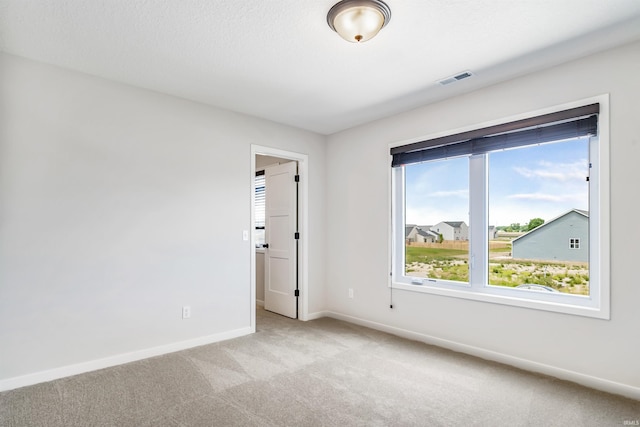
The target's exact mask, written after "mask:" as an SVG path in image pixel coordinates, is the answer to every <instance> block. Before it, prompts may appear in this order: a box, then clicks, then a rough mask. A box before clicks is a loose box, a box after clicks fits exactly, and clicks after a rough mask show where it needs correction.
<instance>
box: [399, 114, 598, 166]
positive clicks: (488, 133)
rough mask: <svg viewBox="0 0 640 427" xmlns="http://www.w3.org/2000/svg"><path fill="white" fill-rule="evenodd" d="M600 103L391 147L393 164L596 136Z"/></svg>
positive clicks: (406, 163) (400, 164)
mask: <svg viewBox="0 0 640 427" xmlns="http://www.w3.org/2000/svg"><path fill="white" fill-rule="evenodd" d="M599 112H600V104H590V105H585V106H583V107H577V108H572V109H570V110H563V111H558V112H555V113H550V114H545V115H541V116H536V117H530V118H528V119H523V120H517V121H514V122H509V123H503V124H499V125H495V126H489V127H485V128H481V129H475V130H471V131H468V132H462V133H458V134H454V135H447V136H443V137H440V138H434V139H429V140H425V141H419V142H414V143H411V144H407V145H402V146H399V147H393V148H391V155H392V156H393V160H392V163H391V166H392V167H398V166H403V165H408V164H412V163H420V162H424V161H427V160H435V159H441V158H446V157H456V156H463V155H470V154H482V153H487V152H490V151H496V150H501V149H506V148H514V147H521V146H525V145H533V144H542V143H545V142H551V141H560V140H563V139H570V138H580V137H584V136H593V135H596V134H597V132H598V116H597V114H598V113H599Z"/></svg>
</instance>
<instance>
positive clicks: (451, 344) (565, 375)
mask: <svg viewBox="0 0 640 427" xmlns="http://www.w3.org/2000/svg"><path fill="white" fill-rule="evenodd" d="M323 313H324V314H325V316H327V317H331V318H334V319H338V320H344V321H345V322H349V323H354V324H356V325H361V326H366V327H368V328H371V329H376V330H378V331H382V332H387V333H390V334H392V335H397V336H400V337H403V338H408V339H411V340H414V341H420V342H424V343H426V344H431V345H435V346H438V347H443V348H447V349H449V350H453V351H457V352H460V353H465V354H469V355H471V356H476V357H480V358H482V359H485V360H492V361H494V362H499V363H503V364H505V365H510V366H514V367H516V368H520V369H523V370H526V371H531V372H537V373H540V374H544V375H549V376H551V377H555V378H559V379H562V380H566V381H571V382H574V383H577V384H580V385H583V386H585V387H589V388H593V389H596V390H601V391H605V392H608V393H613V394H618V395H621V396H625V397H629V398H631V399H636V400H640V388H638V387H634V386H631V385H628V384H623V383H619V382H615V381H610V380H606V379H603V378H598V377H594V376H591V375H586V374H582V373H580V372H575V371H570V370H567V369H563V368H558V367H555V366H551V365H546V364H544V363H538V362H534V361H531V360H527V359H522V358H519V357H515V356H510V355H508V354H503V353H498V352H495V351H492V350H487V349H484V348H480V347H475V346H471V345H467V344H461V343H458V342H455V341H450V340H445V339H442V338H437V337H434V336H431V335H426V334H421V333H419V332H414V331H410V330H407V329H402V328H396V327H394V326H389V325H385V324H382V323H377V322H372V321H370V320H365V319H361V318H358V317H353V316H349V315H346V314H341V313H336V312H332V311H326V312H323Z"/></svg>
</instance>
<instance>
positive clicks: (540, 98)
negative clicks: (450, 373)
mask: <svg viewBox="0 0 640 427" xmlns="http://www.w3.org/2000/svg"><path fill="white" fill-rule="evenodd" d="M639 64H640V44H638V43H636V44H631V45H627V46H624V47H622V48H618V49H615V50H610V51H607V52H604V53H601V54H597V55H594V56H591V57H588V58H585V59H582V60H577V61H574V62H570V63H566V64H564V65H561V66H558V67H555V68H552V69H548V70H545V71H541V72H537V73H534V74H531V75H527V76H523V77H520V78H517V79H514V80H512V81H509V82H506V83H503V84H498V85H495V86H492V87H488V88H485V89H482V90H478V91H476V92H473V93H470V94H467V95H464V96H459V97H456V98H452V99H449V100H446V101H443V102H439V103H437V104H433V105H429V106H425V107H423V108H420V109H417V110H414V111H411V112H407V113H405V114H401V115H397V116H394V117H390V118H387V119H383V120H380V121H377V122H375V123H370V124H367V125H363V126H360V127H358V128H355V129H351V130H348V131H344V132H341V133H338V134H335V135H332V136H331V137H329V141H328V147H327V195H328V196H327V227H328V229H327V248H328V251H327V266H328V268H327V287H328V290H327V295H328V298H327V306H328V308H329V310H330V311H331V312H332V315H334V316H338V317H342V318H347V317H348V318H350V319H351V320H355V321H359V322H364V323H367V324H370V325H374V326H378V327H382V328H387V329H390V328H397V329H396V331H401V332H403V333H404V332H408V333H409V335H413V336H416V337H420V336H421V337H424V338H425V340H431V341H433V342H439V343H441V344H445V345H449V346H450V347H455V348H458V349H463V350H464V349H466V350H468V351H472V352H473V351H475V352H476V353H480V354H484V355H486V356H489V357H494V358H496V359H499V360H507V361H510V362H513V363H515V362H517V361H518V360H521V361H524V362H526V363H524V364H523V365H522V366H527V367H528V368H532V367H535V366H538V367H539V368H540V370H543V371H546V372H552V373H554V374H562V373H563V372H565V373H566V375H564V376H565V377H567V378H573V379H576V378H577V379H580V380H584V381H583V382H589V381H590V380H591V379H593V380H594V382H593V384H594V385H596V386H599V387H601V388H607V387H608V386H607V384H609V385H611V387H609V389H611V390H614V389H615V390H617V391H621V392H624V393H626V394H629V395H634V396H636V398H640V368H639V367H640V365H639V364H638V355H639V354H640V339H638V325H640V310H639V309H638V302H639V301H640V283H639V282H640V280H639V279H638V273H637V270H636V269H635V268H634V266H635V265H636V264H637V259H636V258H637V253H638V250H637V244H638V241H639V240H640V232H639V231H638V230H639V229H638V227H637V224H638V220H637V207H636V204H637V200H636V199H637V197H636V196H635V195H636V194H637V193H638V190H637V183H638V176H637V169H638V168H637V165H636V164H637V162H638V160H639V159H640V132H639V130H638V129H639V128H638V125H637V124H638V120H639V118H640V109H639V108H638V105H640V104H639V102H640V101H639V100H640V79H638V78H636V76H635V75H636V74H637V72H638V71H640V68H639ZM604 93H610V107H611V122H610V125H611V135H610V137H611V139H610V140H611V152H610V154H611V194H610V195H611V268H612V273H611V289H612V290H611V298H612V303H611V320H609V321H607V320H599V319H593V318H587V317H578V316H571V315H564V314H557V313H552V312H545V311H536V310H531V309H524V308H516V307H509V306H504V305H495V304H490V303H483V302H476V301H470V300H463V299H455V298H448V297H442V296H436V295H430V294H423V293H415V292H410V291H402V290H394V293H393V300H394V309H393V310H391V309H389V297H390V294H389V288H388V287H387V283H388V276H389V270H388V267H387V266H388V264H389V262H388V260H389V249H388V248H389V232H388V231H389V216H390V213H389V199H390V193H389V166H390V158H389V143H392V142H397V141H404V140H408V139H413V138H418V137H420V136H425V135H430V134H435V133H438V132H446V131H448V130H453V129H457V128H461V127H466V126H470V125H473V124H478V123H483V122H487V121H492V120H499V119H501V118H505V117H509V116H512V115H515V114H520V113H526V112H529V111H535V110H538V109H542V108H546V107H551V106H554V105H559V104H563V103H567V102H571V101H576V100H580V99H584V98H588V97H592V96H596V95H601V94H604ZM604 191H607V189H604ZM354 230H367V232H366V233H365V234H363V233H361V232H354ZM363 235H366V240H363V238H362V236H363ZM348 288H353V289H354V298H353V299H349V298H348V297H347V295H348ZM476 350H479V351H476ZM538 364H540V365H538ZM609 382H612V383H609Z"/></svg>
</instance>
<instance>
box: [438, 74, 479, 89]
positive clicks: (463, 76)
mask: <svg viewBox="0 0 640 427" xmlns="http://www.w3.org/2000/svg"><path fill="white" fill-rule="evenodd" d="M471 76H473V73H472V72H471V71H465V72H462V73H460V74H456V75H455V76H452V77H447V78H446V79H442V80H440V81H439V82H438V83H440V84H441V85H442V86H446V85H448V84H451V83H455V82H459V81H460V80H464V79H467V78H469V77H471Z"/></svg>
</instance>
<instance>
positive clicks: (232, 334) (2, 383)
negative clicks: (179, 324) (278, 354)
mask: <svg viewBox="0 0 640 427" xmlns="http://www.w3.org/2000/svg"><path fill="white" fill-rule="evenodd" d="M251 332H252V331H251V328H250V327H246V328H240V329H235V330H233V331H228V332H222V333H219V334H213V335H208V336H205V337H199V338H194V339H191V340H186V341H180V342H176V343H172V344H167V345H161V346H158V347H152V348H148V349H144V350H139V351H133V352H130V353H123V354H118V355H115V356H110V357H105V358H102V359H97V360H91V361H88V362H82V363H77V364H74V365H68V366H62V367H60V368H54V369H49V370H46V371H40V372H35V373H33V374H27V375H22V376H19V377H14V378H8V379H4V380H0V391H6V390H13V389H15V388H19V387H26V386H29V385H33V384H38V383H43V382H47V381H53V380H57V379H60V378H65V377H70V376H72V375H78V374H83V373H86V372H91V371H97V370H98V369H104V368H109V367H112V366H117V365H123V364H125V363H130V362H136V361H138V360H142V359H147V358H149V357H155V356H161V355H163V354H168V353H174V352H176V351H181V350H187V349H189V348H193V347H199V346H201V345H206V344H212V343H215V342H219V341H224V340H228V339H232V338H238V337H241V336H244V335H248V334H250V333H251Z"/></svg>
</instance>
